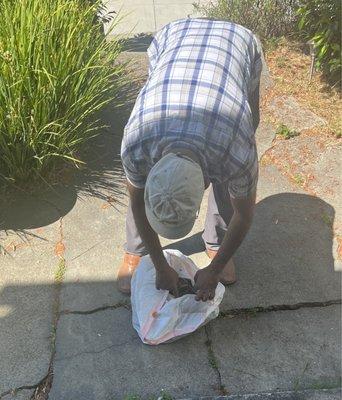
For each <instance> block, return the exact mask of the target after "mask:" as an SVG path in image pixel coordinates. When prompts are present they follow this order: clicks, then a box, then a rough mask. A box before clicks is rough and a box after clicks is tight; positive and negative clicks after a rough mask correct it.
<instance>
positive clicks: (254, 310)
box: [218, 299, 341, 318]
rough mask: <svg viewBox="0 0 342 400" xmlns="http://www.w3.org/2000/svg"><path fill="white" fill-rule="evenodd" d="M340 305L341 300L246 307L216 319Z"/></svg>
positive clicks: (222, 313)
mask: <svg viewBox="0 0 342 400" xmlns="http://www.w3.org/2000/svg"><path fill="white" fill-rule="evenodd" d="M338 304H341V299H336V300H327V301H314V302H302V303H295V304H277V305H271V306H265V307H262V306H259V307H246V308H234V309H231V310H226V311H220V313H219V316H218V318H225V317H230V318H232V317H237V316H253V315H256V314H260V313H268V312H276V311H293V310H299V309H300V308H317V307H329V306H333V305H338Z"/></svg>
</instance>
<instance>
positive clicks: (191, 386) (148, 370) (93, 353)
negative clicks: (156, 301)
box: [49, 309, 217, 400]
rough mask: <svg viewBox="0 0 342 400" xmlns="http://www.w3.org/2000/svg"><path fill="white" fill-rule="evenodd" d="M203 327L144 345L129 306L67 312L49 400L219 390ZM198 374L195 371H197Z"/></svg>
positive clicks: (59, 335) (60, 329) (59, 332)
mask: <svg viewBox="0 0 342 400" xmlns="http://www.w3.org/2000/svg"><path fill="white" fill-rule="evenodd" d="M205 341H206V336H205V332H204V330H200V331H198V332H196V333H195V334H193V335H191V336H188V337H186V338H184V339H182V340H180V341H177V342H174V343H170V344H167V345H162V346H158V347H151V346H146V345H144V344H142V342H141V341H140V339H139V337H138V335H137V333H136V332H135V331H134V329H133V327H132V323H131V313H130V312H129V311H128V310H125V309H117V310H106V311H101V312H97V313H95V314H91V315H65V316H62V317H61V318H60V321H59V326H58V330H57V355H56V359H55V362H54V379H53V384H52V389H51V392H50V395H49V399H50V400H69V399H71V398H72V399H82V400H87V399H89V400H93V399H94V398H96V399H97V400H102V399H106V400H107V399H109V398H113V399H114V398H115V399H117V400H120V399H124V397H125V396H128V395H131V396H133V395H136V396H141V398H143V399H145V398H151V397H156V396H158V395H159V394H160V392H161V390H162V389H164V390H165V392H168V393H170V394H172V396H175V397H176V398H177V397H178V398H179V397H181V396H182V397H183V396H190V397H191V396H200V395H215V394H217V391H216V387H217V381H216V375H215V373H214V371H213V370H212V368H211V367H210V365H209V362H208V359H207V348H206V345H205ZM194 374H195V375H194Z"/></svg>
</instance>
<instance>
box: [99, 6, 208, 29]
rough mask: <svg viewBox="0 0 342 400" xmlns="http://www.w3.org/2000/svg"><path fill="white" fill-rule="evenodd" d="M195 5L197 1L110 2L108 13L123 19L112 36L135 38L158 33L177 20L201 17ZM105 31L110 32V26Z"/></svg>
mask: <svg viewBox="0 0 342 400" xmlns="http://www.w3.org/2000/svg"><path fill="white" fill-rule="evenodd" d="M193 3H195V1H188V0H186V1H181V0H172V1H166V0H108V1H107V2H106V9H107V11H108V12H113V11H114V12H116V13H117V14H118V15H119V16H120V17H122V18H123V21H122V23H120V25H119V26H118V27H116V28H115V30H114V31H113V32H112V34H125V35H128V36H134V35H141V34H146V33H153V32H156V31H157V30H159V29H160V28H162V27H163V26H164V25H166V24H167V23H169V22H171V21H175V20H177V19H181V18H186V17H187V16H190V17H197V16H200V15H199V13H198V12H197V11H196V9H195V7H194V5H193ZM196 3H200V4H206V3H209V0H200V1H197V2H196ZM105 29H106V31H108V29H109V24H107V25H106V26H105Z"/></svg>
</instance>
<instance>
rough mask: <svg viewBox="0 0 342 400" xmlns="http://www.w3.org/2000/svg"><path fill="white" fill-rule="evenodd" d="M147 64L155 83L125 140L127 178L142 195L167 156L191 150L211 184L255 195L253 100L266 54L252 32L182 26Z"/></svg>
mask: <svg viewBox="0 0 342 400" xmlns="http://www.w3.org/2000/svg"><path fill="white" fill-rule="evenodd" d="M148 57H149V76H148V79H147V82H146V84H145V86H144V87H143V88H142V90H141V92H140V93H139V95H138V98H137V100H136V103H135V106H134V108H133V110H132V113H131V116H130V118H129V121H128V123H127V125H126V127H125V132H124V137H123V141H122V147H121V158H122V162H123V167H124V170H125V173H126V177H127V179H128V180H129V181H130V182H131V184H132V185H134V186H135V187H138V188H143V187H144V185H145V181H146V178H147V175H148V173H149V171H150V169H151V168H152V167H153V165H154V164H155V163H156V162H157V161H158V160H159V159H160V158H161V157H162V155H163V153H165V152H166V151H169V150H170V149H172V148H173V147H174V148H187V149H191V150H193V151H194V152H195V153H196V154H197V155H198V156H199V158H200V161H201V166H202V170H203V173H204V176H205V178H206V179H208V180H209V181H210V182H213V183H223V182H227V181H228V189H229V193H230V195H231V196H232V197H246V196H248V194H249V193H251V192H252V191H253V190H255V187H256V183H257V179H258V160H257V152H256V145H255V135H254V134H255V130H254V127H253V116H252V112H251V107H250V99H251V98H252V97H253V92H254V91H256V90H258V87H259V79H260V72H261V54H260V51H259V50H258V44H257V40H256V38H255V36H254V35H253V33H252V32H251V31H249V30H248V29H246V28H243V27H242V26H240V25H236V24H233V23H230V22H225V21H213V20H205V19H183V20H179V21H175V22H172V23H170V24H168V25H166V26H165V27H164V28H163V29H162V30H161V31H159V32H158V33H157V35H156V36H155V38H154V39H153V41H152V43H151V45H150V47H149V49H148Z"/></svg>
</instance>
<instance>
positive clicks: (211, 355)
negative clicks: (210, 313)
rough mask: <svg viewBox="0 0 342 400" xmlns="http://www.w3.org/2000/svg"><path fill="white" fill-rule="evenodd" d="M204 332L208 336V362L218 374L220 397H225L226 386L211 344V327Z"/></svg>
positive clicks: (205, 328) (206, 343) (206, 327)
mask: <svg viewBox="0 0 342 400" xmlns="http://www.w3.org/2000/svg"><path fill="white" fill-rule="evenodd" d="M204 332H205V335H206V338H207V340H206V342H205V345H206V347H207V351H208V361H209V364H210V366H211V368H212V369H213V370H214V372H215V374H216V379H217V390H218V394H219V395H220V396H225V395H226V394H227V390H226V388H225V386H224V384H223V382H222V376H221V371H220V368H219V365H218V360H217V358H216V356H215V353H214V349H213V347H212V342H211V339H210V334H209V327H208V326H205V327H204Z"/></svg>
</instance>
